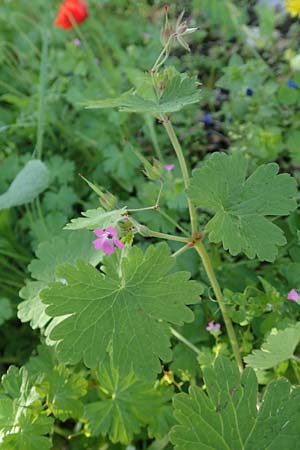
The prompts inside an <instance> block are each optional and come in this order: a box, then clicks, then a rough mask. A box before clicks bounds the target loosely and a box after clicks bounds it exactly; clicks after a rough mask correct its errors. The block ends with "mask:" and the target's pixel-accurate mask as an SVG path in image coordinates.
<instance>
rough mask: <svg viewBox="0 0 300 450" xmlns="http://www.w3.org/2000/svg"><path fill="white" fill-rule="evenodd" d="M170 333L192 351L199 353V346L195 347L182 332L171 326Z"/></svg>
mask: <svg viewBox="0 0 300 450" xmlns="http://www.w3.org/2000/svg"><path fill="white" fill-rule="evenodd" d="M171 333H172V334H173V336H175V337H176V338H177V339H178V340H179V341H180V342H182V343H183V344H185V345H186V346H187V347H189V348H190V349H191V350H193V352H195V353H196V354H197V355H200V353H201V351H200V350H199V348H197V347H196V346H195V345H194V344H192V343H191V342H190V341H189V340H188V339H186V338H185V337H184V336H182V334H180V333H179V332H178V331H177V330H175V329H174V328H172V327H171Z"/></svg>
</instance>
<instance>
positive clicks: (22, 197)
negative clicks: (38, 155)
mask: <svg viewBox="0 0 300 450" xmlns="http://www.w3.org/2000/svg"><path fill="white" fill-rule="evenodd" d="M48 183H49V172H48V169H47V167H46V166H45V164H44V163H42V162H41V161H39V160H38V159H33V160H31V161H29V162H28V163H27V164H26V165H25V166H24V167H23V169H22V170H21V171H20V172H19V173H18V175H17V176H16V178H15V179H14V181H13V182H12V183H11V185H10V186H9V188H8V190H7V191H6V192H5V193H4V194H2V195H0V209H4V208H11V207H13V206H19V205H24V204H25V203H29V202H31V201H32V200H34V199H35V198H36V197H37V196H38V195H39V194H40V193H41V192H43V191H44V190H45V189H46V188H47V187H48Z"/></svg>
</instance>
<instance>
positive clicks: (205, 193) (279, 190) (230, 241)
mask: <svg viewBox="0 0 300 450" xmlns="http://www.w3.org/2000/svg"><path fill="white" fill-rule="evenodd" d="M278 170H279V168H278V165H277V164H268V165H263V166H260V167H259V168H258V169H256V171H255V172H254V173H253V174H252V175H251V176H250V177H249V178H247V179H246V174H247V161H246V159H244V158H243V157H242V156H241V155H239V154H234V155H232V156H228V155H226V154H224V153H216V154H214V155H213V156H212V157H211V158H210V159H208V160H207V161H206V162H205V164H204V165H203V166H202V167H201V168H200V169H197V170H195V172H194V174H193V178H192V183H191V188H190V189H189V193H190V196H191V198H192V201H193V202H194V204H195V205H196V206H198V207H202V208H207V209H208V210H210V211H213V212H214V213H215V215H214V217H213V218H212V219H211V220H210V221H209V222H208V224H207V225H206V231H207V232H208V237H209V240H210V241H211V242H222V243H223V247H224V248H225V250H229V252H230V253H231V254H232V255H237V254H239V253H240V252H244V253H245V254H246V255H247V256H248V258H254V257H255V256H257V257H258V258H259V260H261V261H264V260H265V261H274V259H275V257H276V255H277V247H278V246H282V245H284V244H285V243H286V239H285V237H284V234H283V231H282V230H281V229H280V228H279V227H278V226H277V225H275V224H274V223H273V222H271V221H270V220H268V219H267V218H266V216H278V215H287V214H289V212H290V211H292V210H293V209H295V207H296V200H295V199H296V184H295V180H293V179H292V178H291V177H290V176H289V175H288V174H281V175H278Z"/></svg>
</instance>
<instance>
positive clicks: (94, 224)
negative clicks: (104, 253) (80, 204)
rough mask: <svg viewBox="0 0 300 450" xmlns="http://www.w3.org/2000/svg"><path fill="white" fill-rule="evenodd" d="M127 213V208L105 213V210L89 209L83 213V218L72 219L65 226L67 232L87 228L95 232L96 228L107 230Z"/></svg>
mask: <svg viewBox="0 0 300 450" xmlns="http://www.w3.org/2000/svg"><path fill="white" fill-rule="evenodd" d="M125 213H126V208H121V209H116V210H113V211H105V210H104V209H103V208H97V209H89V210H88V211H85V212H82V213H81V214H82V216H84V217H78V218H77V219H72V220H71V222H70V223H68V224H67V225H66V226H65V228H64V229H65V230H80V229H82V228H87V229H88V230H94V229H95V228H103V229H104V228H106V227H109V226H111V225H113V224H114V223H116V222H118V221H119V220H121V219H122V216H123V214H125Z"/></svg>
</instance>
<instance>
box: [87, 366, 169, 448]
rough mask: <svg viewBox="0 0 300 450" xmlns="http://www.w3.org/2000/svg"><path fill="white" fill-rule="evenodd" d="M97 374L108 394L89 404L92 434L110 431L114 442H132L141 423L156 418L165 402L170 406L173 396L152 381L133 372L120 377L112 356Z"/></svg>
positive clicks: (103, 433)
mask: <svg viewBox="0 0 300 450" xmlns="http://www.w3.org/2000/svg"><path fill="white" fill-rule="evenodd" d="M96 376H97V381H98V383H99V385H100V388H101V391H104V392H105V393H106V396H107V397H106V398H104V399H102V400H100V399H99V400H98V401H96V402H93V403H89V404H88V405H86V407H85V418H86V420H87V427H88V429H89V431H90V433H91V435H92V436H98V435H99V434H102V435H103V436H106V435H108V436H109V439H110V440H111V441H112V442H113V443H115V442H121V443H123V444H128V443H130V442H131V441H132V439H133V437H134V434H136V433H138V432H139V431H140V429H141V427H144V426H146V425H148V424H151V423H152V422H153V421H154V417H156V416H157V415H158V414H159V413H161V408H162V407H163V406H165V407H166V408H168V406H167V405H164V403H166V401H167V400H169V396H166V395H162V393H161V391H159V390H157V389H155V388H154V386H153V383H152V382H147V381H139V380H137V378H136V377H135V375H134V374H133V373H132V372H131V373H130V374H128V375H126V376H124V377H120V374H119V372H118V370H116V369H114V368H113V367H112V365H111V364H110V363H109V362H108V358H107V360H106V361H105V363H103V364H101V365H100V366H99V368H98V370H97V372H96ZM170 409H171V408H170ZM166 420H168V418H167V419H166ZM168 431H169V430H167V432H168Z"/></svg>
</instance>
